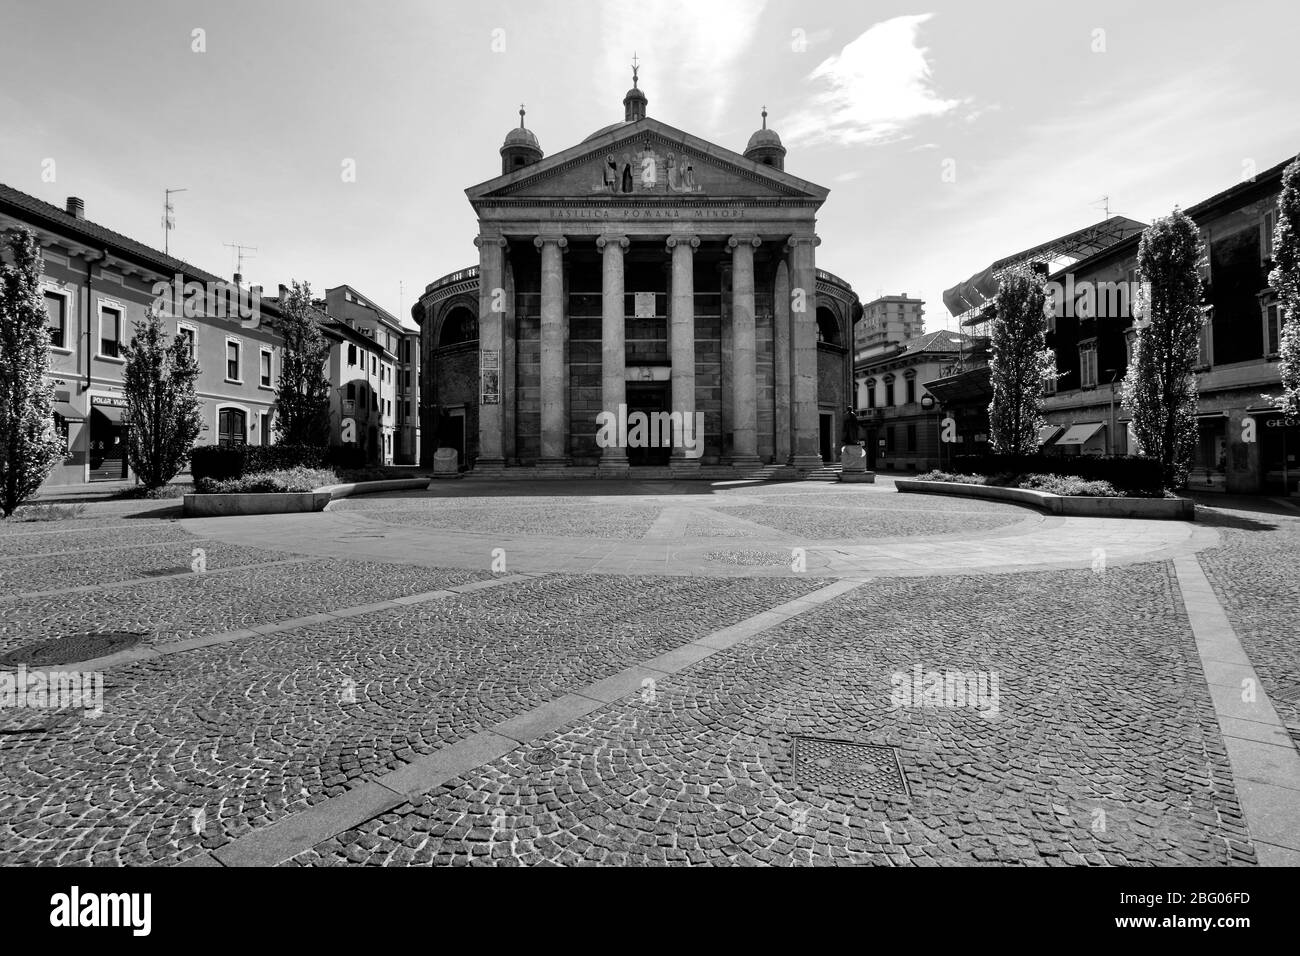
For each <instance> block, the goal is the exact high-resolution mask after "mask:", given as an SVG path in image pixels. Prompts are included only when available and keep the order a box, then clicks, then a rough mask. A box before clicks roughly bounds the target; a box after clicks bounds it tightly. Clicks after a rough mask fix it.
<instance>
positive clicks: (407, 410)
mask: <svg viewBox="0 0 1300 956" xmlns="http://www.w3.org/2000/svg"><path fill="white" fill-rule="evenodd" d="M324 308H325V310H326V311H327V312H328V313H329V315H330V317H331V318H333V319H335V320H336V321H338V322H341V323H343V324H344V325H346V326H348V327H350V328H352V329H355V330H356V331H358V332H360V333H361V334H362V335H365V336H367V337H368V338H370V339H371V340H372V341H373V342H374V343H375V344H376V345H378V346H379V351H378V352H376V353H374V354H372V355H371V358H372V360H373V364H374V366H375V369H376V374H377V375H378V376H379V377H378V381H377V385H378V388H377V390H376V393H375V395H374V400H375V402H377V404H378V409H379V414H380V418H379V420H378V421H377V422H376V423H375V426H374V427H376V428H377V429H378V432H377V441H378V448H379V460H381V461H383V462H385V463H387V464H393V463H395V462H400V463H402V464H415V463H416V462H417V461H418V455H419V416H418V414H412V413H413V412H415V410H417V409H418V408H419V349H418V348H417V347H413V346H411V345H409V344H405V343H408V342H409V341H411V340H413V339H415V338H417V337H418V335H419V333H418V331H416V330H415V329H411V328H408V327H407V326H404V325H403V324H402V322H401V320H399V319H398V318H397V317H396V316H394V315H393V314H392V313H390V312H387V311H385V310H384V309H382V308H380V307H379V306H377V305H375V304H374V302H372V301H371V300H370V299H369V298H368V297H366V296H363V295H362V294H361V293H360V292H358V291H357V290H356V289H354V288H352V286H349V285H340V286H335V287H334V288H333V289H326V290H325V299H324Z"/></svg>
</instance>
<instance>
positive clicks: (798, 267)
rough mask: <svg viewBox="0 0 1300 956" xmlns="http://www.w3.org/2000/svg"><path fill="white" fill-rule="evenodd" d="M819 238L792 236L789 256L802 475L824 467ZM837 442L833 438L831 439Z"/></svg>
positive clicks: (795, 459)
mask: <svg viewBox="0 0 1300 956" xmlns="http://www.w3.org/2000/svg"><path fill="white" fill-rule="evenodd" d="M820 242H821V240H820V239H818V238H817V237H816V236H811V235H808V236H792V237H790V242H789V244H788V246H787V248H788V249H789V252H790V366H791V378H792V380H793V381H792V383H791V396H790V398H791V401H790V430H791V446H792V455H791V459H790V460H791V464H793V465H794V466H795V468H797V469H798V470H799V471H813V470H815V469H817V468H820V467H821V465H822V459H821V452H820V450H819V448H818V436H817V267H816V263H815V259H814V251H813V250H814V249H815V248H816V247H817V246H818V245H819V244H820ZM832 440H834V436H832Z"/></svg>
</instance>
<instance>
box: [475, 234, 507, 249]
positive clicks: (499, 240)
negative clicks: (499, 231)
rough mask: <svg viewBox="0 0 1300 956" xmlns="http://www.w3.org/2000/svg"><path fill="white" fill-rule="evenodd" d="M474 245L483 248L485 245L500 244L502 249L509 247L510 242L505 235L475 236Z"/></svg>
mask: <svg viewBox="0 0 1300 956" xmlns="http://www.w3.org/2000/svg"><path fill="white" fill-rule="evenodd" d="M474 245H476V246H478V247H479V248H480V249H482V248H483V247H484V246H491V245H495V246H499V247H500V248H502V249H505V248H507V247H508V246H509V245H510V244H509V243H508V242H506V240H505V237H504V236H482V235H480V236H475V237H474Z"/></svg>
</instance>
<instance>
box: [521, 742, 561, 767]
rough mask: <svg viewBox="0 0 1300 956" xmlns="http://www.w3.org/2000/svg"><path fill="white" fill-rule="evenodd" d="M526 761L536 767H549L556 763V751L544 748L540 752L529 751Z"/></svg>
mask: <svg viewBox="0 0 1300 956" xmlns="http://www.w3.org/2000/svg"><path fill="white" fill-rule="evenodd" d="M524 759H525V760H527V761H528V762H529V763H530V764H532V765H533V766H535V767H549V766H550V765H551V764H553V763H555V751H554V750H552V749H551V748H550V747H542V748H541V749H540V750H532V751H529V753H528V756H527V757H525V758H524Z"/></svg>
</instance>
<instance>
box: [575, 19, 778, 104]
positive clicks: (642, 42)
mask: <svg viewBox="0 0 1300 956" xmlns="http://www.w3.org/2000/svg"><path fill="white" fill-rule="evenodd" d="M764 5H765V0H758V2H755V0H709V2H708V3H698V2H692V0H657V2H654V3H645V2H636V3H634V2H631V0H616V2H607V3H602V4H601V5H600V17H601V22H600V37H601V39H600V42H601V46H602V48H603V50H604V55H603V56H602V57H601V58H600V59H599V60H598V61H597V63H596V65H595V69H596V71H597V73H596V76H595V77H594V81H595V83H596V84H597V87H598V88H600V89H604V88H606V87H608V85H609V84H610V83H611V82H613V78H614V77H623V78H625V79H626V81H627V84H628V86H631V79H632V77H631V69H632V68H631V60H632V53H633V51H635V52H636V55H637V58H638V59H639V60H640V61H641V66H642V76H641V78H642V83H641V84H640V85H641V88H642V89H643V90H646V96H647V98H648V99H649V100H650V107H649V113H650V115H651V116H659V117H661V118H665V119H666V120H667V121H668V122H670V123H672V122H674V121H676V124H677V125H682V124H683V123H697V124H699V125H700V126H701V127H702V128H704V129H716V128H717V127H718V126H719V125H721V122H722V119H723V117H724V116H725V115H726V113H727V110H728V107H729V106H730V103H731V99H732V96H733V93H734V91H735V90H736V89H737V88H738V86H739V76H740V68H741V66H742V65H744V59H743V58H744V56H745V53H746V51H747V50H748V49H749V46H750V44H751V43H752V41H753V39H754V33H755V30H756V29H757V28H758V25H759V22H760V20H761V18H762V14H763V7H764ZM750 65H751V66H752V64H750ZM702 93H707V94H708V95H701V94H702ZM656 104H658V105H656ZM665 104H667V105H668V107H669V115H668V116H665V114H664V113H663V112H660V107H662V106H664V105H665ZM680 111H689V112H690V113H691V114H692V115H689V116H685V117H681V118H678V117H675V116H673V115H672V114H673V113H678V112H680ZM754 112H755V113H756V112H757V109H756V108H755V110H754Z"/></svg>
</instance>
